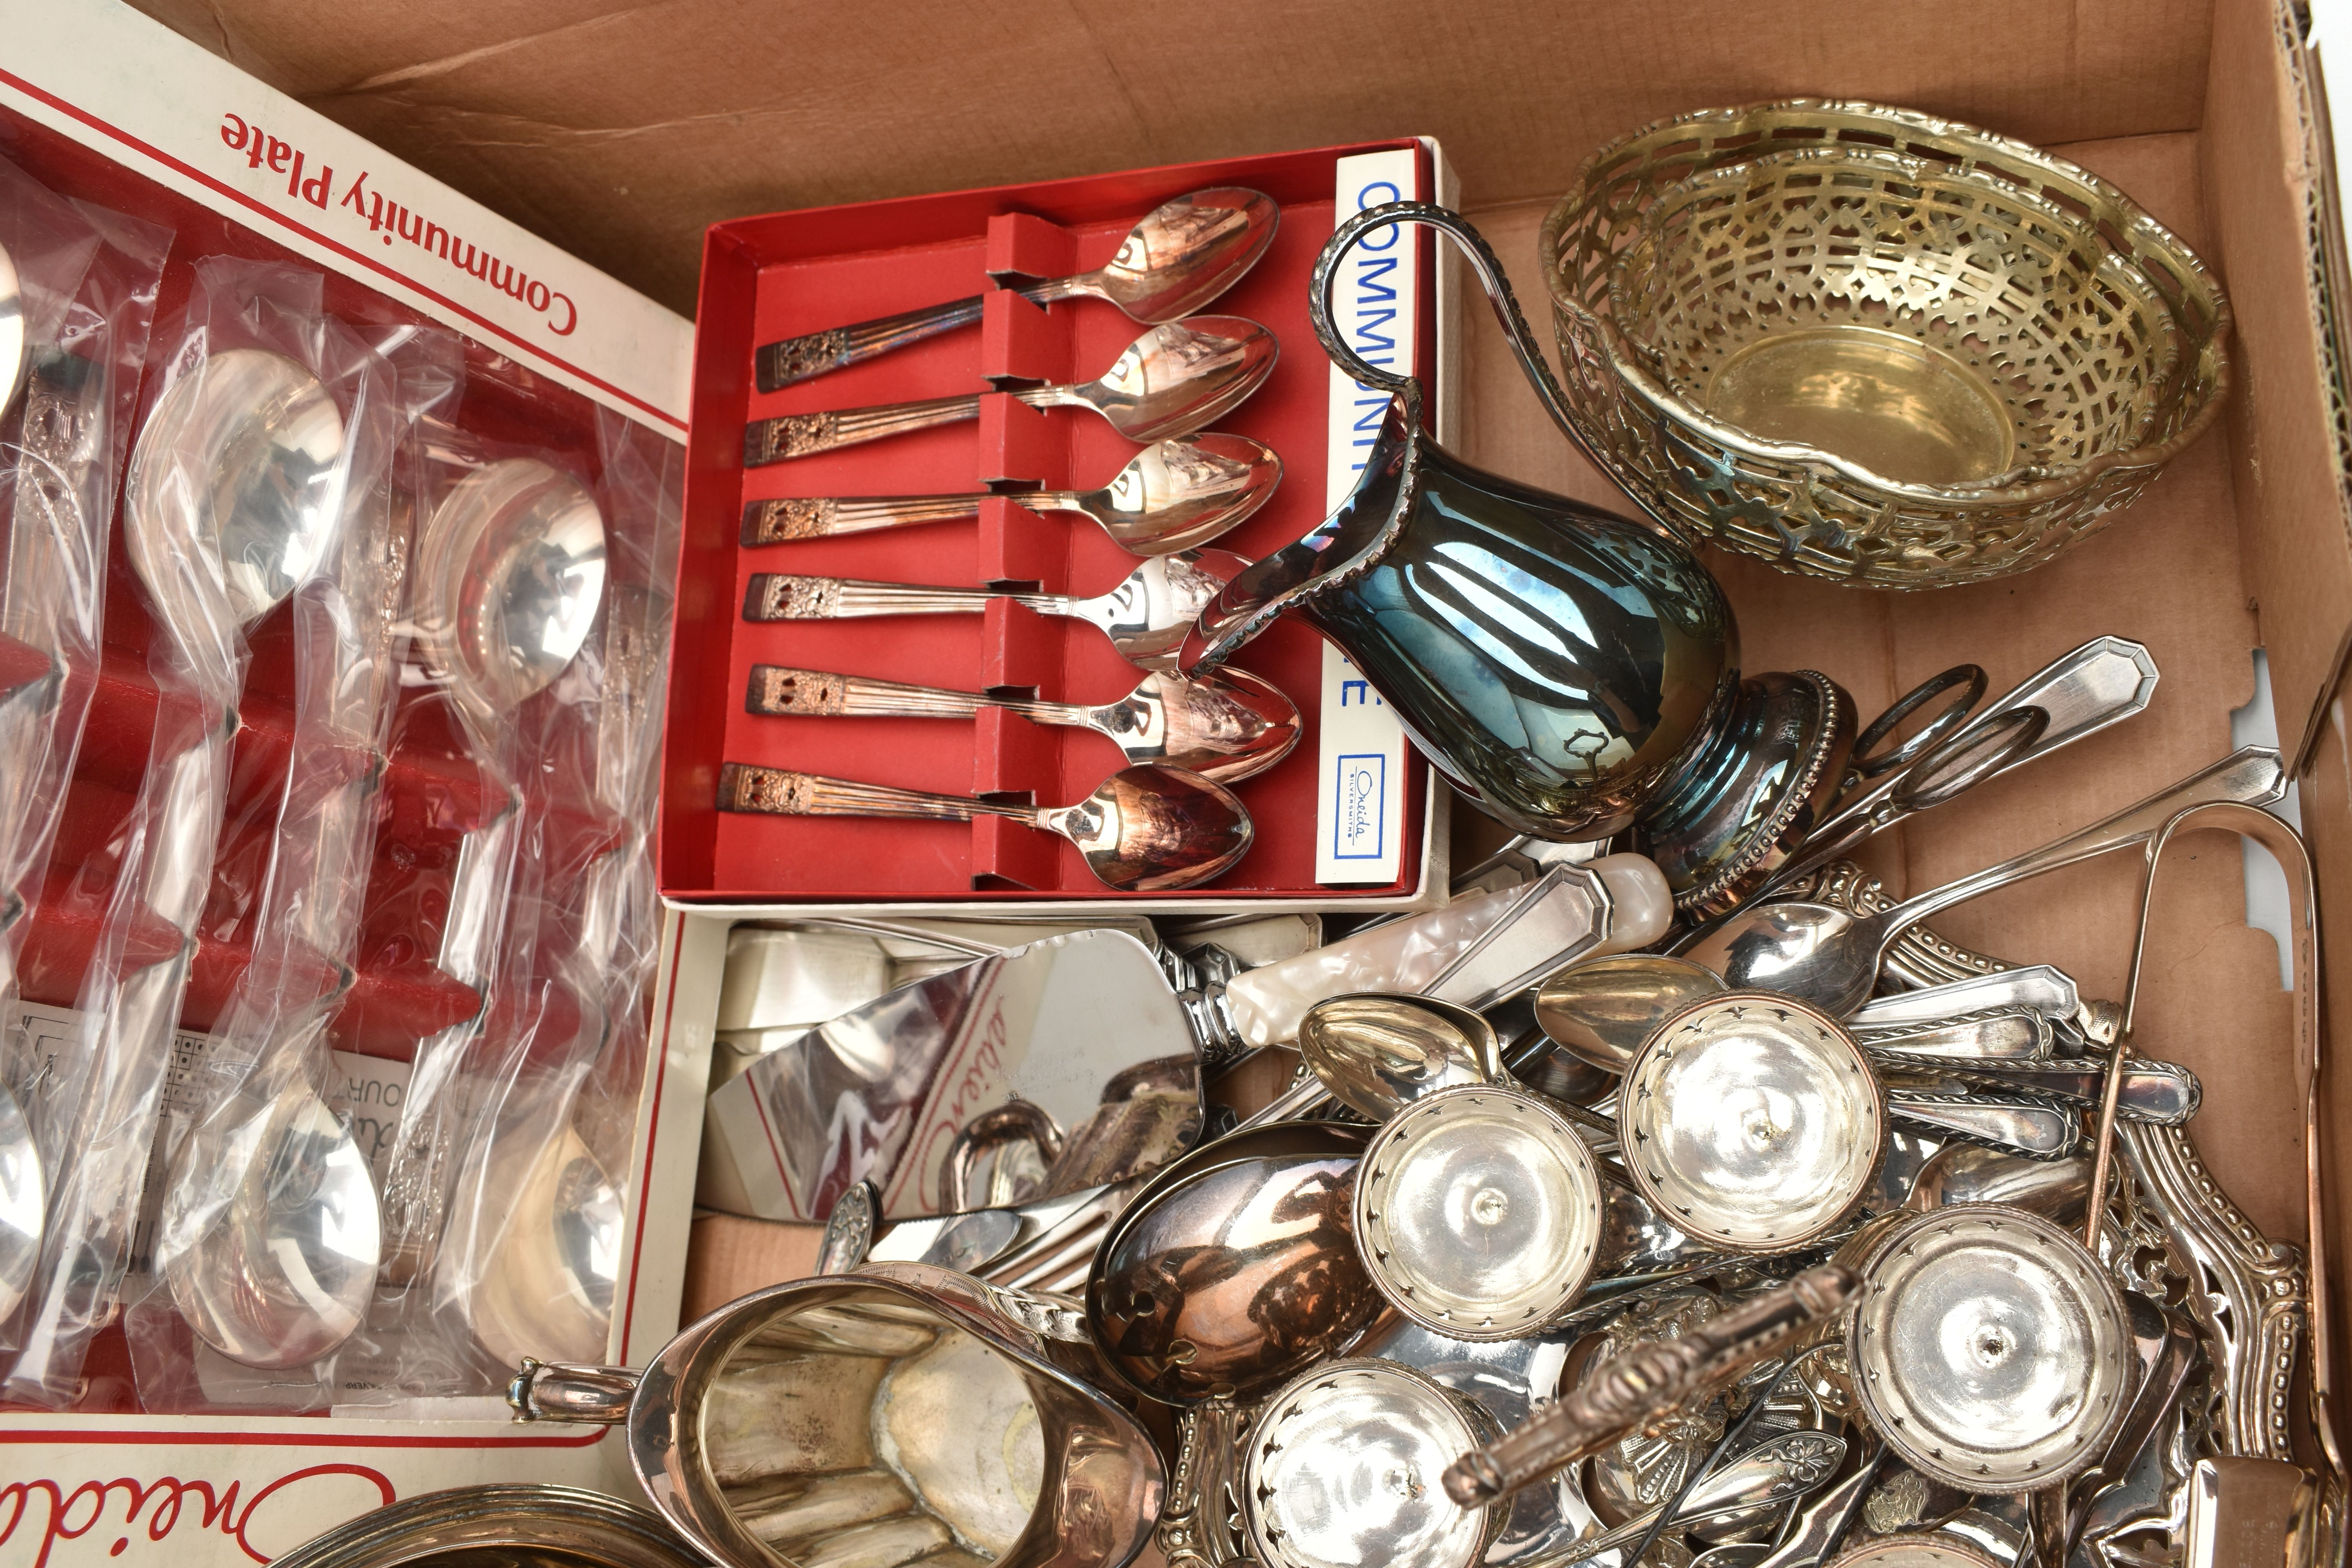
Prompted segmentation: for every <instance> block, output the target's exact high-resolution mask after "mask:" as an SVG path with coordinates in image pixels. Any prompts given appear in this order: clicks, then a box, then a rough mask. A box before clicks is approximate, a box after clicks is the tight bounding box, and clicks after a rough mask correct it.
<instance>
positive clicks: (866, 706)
mask: <svg viewBox="0 0 2352 1568" xmlns="http://www.w3.org/2000/svg"><path fill="white" fill-rule="evenodd" d="M744 708H745V710H746V711H748V712H752V713H764V714H768V715H771V716H773V717H778V718H847V719H969V718H971V716H972V715H973V714H975V713H978V712H979V711H980V710H982V709H983V708H1003V709H1005V710H1008V711H1010V712H1014V713H1018V714H1020V715H1021V716H1022V717H1024V718H1025V719H1034V720H1035V721H1037V722H1039V723H1041V724H1081V723H1084V722H1085V721H1086V710H1085V709H1083V708H1073V707H1069V706H1066V705H1065V704H1063V703H1059V702H1024V701H1019V700H1004V699H999V698H992V697H989V696H987V695H985V694H984V693H982V692H978V691H950V690H948V689H946V688H944V687H939V686H903V685H900V684H899V683H898V681H895V680H871V679H867V678H866V677H865V676H862V675H835V674H833V673H831V672H829V671H826V670H822V669H793V668H790V667H788V666H785V665H781V664H755V665H753V666H752V667H751V694H750V696H749V698H748V699H747V700H745V703H744Z"/></svg>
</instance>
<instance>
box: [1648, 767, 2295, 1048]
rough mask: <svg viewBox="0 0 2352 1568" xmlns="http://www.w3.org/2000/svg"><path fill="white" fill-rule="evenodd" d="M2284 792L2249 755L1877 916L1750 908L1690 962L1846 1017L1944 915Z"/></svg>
mask: <svg viewBox="0 0 2352 1568" xmlns="http://www.w3.org/2000/svg"><path fill="white" fill-rule="evenodd" d="M2284 789H2285V773H2284V770H2283V769H2282V768H2281V767H2280V765H2279V756H2278V753H2277V752H2273V751H2269V750H2265V749H2264V748H2262V747H2258V746H2248V747H2245V748H2242V750H2240V751H2237V752H2232V753H2231V755H2229V756H2227V757H2224V758H2223V759H2221V761H2220V762H2218V763H2212V764H2210V765H2209V766H2207V767H2204V768H2201V769H2200V770H2199V771H2197V772H2196V773H2191V774H2190V775H2189V777H2187V778H2185V779H2183V780H2181V781H2180V782H2179V783H2178V784H2173V785H2172V786H2171V787H2170V788H2168V789H2164V790H2159V791H2158V792H2157V793H2156V794H2155V795H2150V796H2149V797H2148V798H2147V799H2146V800H2144V801H2141V802H2140V803H2139V804H2138V805H2132V806H2128V807H2126V808H2125V809H2124V810H2122V811H2120V812H2117V813H2116V815H2115V816H2110V817H2108V818H2106V819H2105V821H2102V822H2097V823H2094V824H2093V825H2092V826H2089V827H2086V828H2084V829H2083V830H2082V831H2080V832H2078V833H2071V834H2068V835H2067V836H2066V837H2063V838H2061V839H2058V840H2057V841H2056V842H2054V843H2052V844H2047V845H2044V846H2043V847H2041V848H2039V849H2035V850H2032V851H2031V852H2029V853H2027V854H2024V855H2021V856H2018V857H2017V858H2014V859H2011V860H2005V861H2003V862H2001V864H2000V865H1998V866H1994V867H1990V868H1988V869H1985V870H1982V871H1979V872H1977V873H1976V874H1975V875H1974V876H1970V877H1963V878H1961V879H1959V880H1958V881H1956V882H1948V883H1947V884H1945V885H1944V886H1943V887H1940V888H1936V889H1930V890H1929V891H1927V892H1924V893H1921V894H1918V895H1917V896H1916V897H1914V898H1910V899H1906V900H1904V901H1903V902H1901V903H1899V904H1896V905H1895V906H1894V907H1893V908H1891V909H1888V910H1882V911H1881V912H1879V913H1877V914H1874V915H1855V914H1853V913H1851V912H1850V911H1848V910H1842V909H1838V908H1836V907H1834V906H1833V905H1830V904H1816V903H1808V902H1805V901H1802V900H1789V901H1788V902H1785V903H1775V904H1756V905H1750V906H1748V908H1745V909H1742V910H1738V911H1737V912H1735V913H1733V914H1731V915H1729V916H1727V918H1725V919H1724V920H1723V921H1721V922H1720V923H1719V924H1717V926H1716V928H1715V929H1714V930H1713V931H1710V932H1708V933H1707V935H1706V937H1705V938H1704V939H1703V940H1702V941H1700V942H1696V943H1694V944H1693V945H1692V946H1690V947H1688V948H1686V949H1685V950H1684V952H1683V954H1682V956H1684V957H1685V958H1688V959H1690V960H1692V961H1694V962H1696V963H1703V964H1705V965H1706V967H1708V968H1709V969H1712V970H1714V971H1715V972H1716V973H1717V974H1718V975H1720V976H1721V977H1722V978H1723V981H1724V983H1725V984H1727V985H1729V986H1730V987H1731V988H1732V989H1733V990H1735V991H1778V992H1780V993H1781V994H1785V995H1790V996H1794V997H1796V998H1798V999H1799V1000H1801V1001H1804V1002H1810V1003H1811V1004H1813V1005H1816V1006H1818V1007H1821V1008H1822V1009H1824V1010H1825V1011H1827V1012H1829V1013H1831V1014H1832V1015H1834V1016H1839V1017H1843V1016H1846V1015H1848V1014H1850V1013H1852V1012H1853V1011H1854V1010H1855V1009H1856V1008H1858V1007H1860V1006H1861V1005H1863V1004H1864V1002H1866V1001H1867V1000H1869V998H1870V993H1871V988H1872V987H1873V986H1874V984H1876V982H1877V979H1878V963H1879V959H1880V957H1881V955H1883V954H1884V953H1885V951H1886V949H1887V948H1888V947H1890V946H1892V945H1893V944H1894V942H1895V939H1896V938H1897V937H1899V936H1901V935H1902V934H1903V933H1904V932H1905V931H1908V930H1910V929H1911V927H1913V926H1915V925H1916V924H1918V923H1919V922H1920V921H1924V920H1926V919H1927V917H1928V916H1930V915H1932V914H1934V913H1936V911H1937V910H1944V909H1949V908H1950V907H1951V906H1952V905H1954V904H1957V903H1960V902H1962V901H1964V900H1969V899H1973V898H1975V897H1977V896H1978V895H1979V894H1982V893H1989V892H1991V891H1992V890H1993V889H1996V888H2004V887H2007V886H2008V885H2009V884H2011V882H2018V881H2022V880H2024V879H2027V878H2029V877H2038V876H2041V875H2042V873H2043V872H2046V871H2055V870H2057V869H2058V868H2061V867H2063V866H2072V865H2074V863H2075V862H2076V861H2078V860H2087V859H2090V858H2092V857H2094V856H2097V855H2105V854H2106V853H2108V852H2109V851H2111V850H2116V849H2125V848H2128V847H2131V846H2133V845H2135V844H2141V843H2145V842H2146V841H2147V839H2148V837H2150V836H2151V835H2153V834H2154V833H2155V832H2156V830H2157V829H2158V828H2159V827H2162V826H2164V825H2165V823H2166V822H2168V821H2169V820H2170V819H2171V818H2172V816H2174V815H2175V814H2177V813H2178V812H2179V811H2180V809H2181V808H2182V807H2184V806H2189V805H2198V804H2200V802H2205V801H2236V802H2241V803H2244V804H2247V805H2264V804H2267V803H2269V802H2271V801H2273V800H2276V799H2277V798H2279V796H2280V795H2281V794H2283V793H2284Z"/></svg>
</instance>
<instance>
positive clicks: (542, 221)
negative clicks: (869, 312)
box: [138, 0, 2210, 310]
mask: <svg viewBox="0 0 2352 1568" xmlns="http://www.w3.org/2000/svg"><path fill="white" fill-rule="evenodd" d="M138 4H139V5H140V7H141V9H142V10H144V11H146V12H148V13H149V14H150V15H152V16H156V17H159V18H161V19H162V20H163V21H164V22H166V23H168V24H170V25H171V26H174V27H176V28H178V29H179V30H180V31H181V32H182V33H184V34H185V35H186V36H187V37H190V38H192V39H194V40H195V41H196V42H197V43H199V44H202V45H204V46H205V47H207V48H211V49H215V50H216V51H219V52H221V53H223V54H226V56H227V57H228V58H231V59H233V60H235V61H236V63H237V64H239V65H241V66H243V67H244V68H247V70H250V71H253V72H254V73H256V74H257V75H258V76H260V77H262V78H263V79H265V80H268V81H269V82H270V83H272V84H273V85H275V86H278V87H281V88H283V89H286V90H287V91H289V92H291V93H293V94H294V95H295V96H296V97H298V98H300V99H302V100H304V101H306V102H308V103H310V105H311V106H313V107H314V108H317V109H319V110H322V111H323V112H325V113H327V114H328V115H330V116H331V117H333V118H334V119H336V120H339V121H342V122H343V123H345V124H347V125H349V126H351V127H352V129H353V130H355V131H357V132H360V133H361V134H362V135H364V136H366V137H368V138H369V139H371V140H372V141H374V142H378V143H380V144H382V145H383V146H384V147H386V148H388V149H389V150H391V151H392V152H394V153H398V154H400V155H401V156H402V157H404V158H407V159H410V160H411V161H413V162H414V163H416V164H417V165H418V166H419V167H420V168H423V169H425V170H426V171H427V172H428V173H431V174H436V175H437V176H439V177H440V178H442V179H445V180H447V181H448V182H449V183H450V184H454V185H456V186H457V188H458V189H460V190H462V191H465V192H467V194H468V195H473V196H476V197H478V198H479V199H481V200H482V201H485V202H487V203H488V204H489V205H492V206H495V207H497V208H498V209H499V210H500V211H501V212H504V213H506V214H508V215H509V216H512V217H514V218H516V219H517V220H518V221H520V222H521V223H523V224H525V225H527V226H530V228H532V229H533V230H535V231H537V232H538V233H540V234H542V235H545V236H546V237H548V238H550V239H551V240H554V241H555V242H556V243H557V244H559V245H562V246H563V247H566V248H567V249H570V250H572V251H575V252H577V253H578V254H579V255H580V256H582V257H583V258H585V259H587V260H589V261H592V262H593V263H595V264H596V265H598V266H600V267H603V268H606V269H607V270H609V271H611V272H613V273H614V275H615V276H617V277H620V278H622V279H625V280H626V281H628V282H631V283H634V284H635V285H636V286H637V287H638V288H641V289H646V291H647V292H649V293H651V294H653V295H654V296H655V297H656V298H657V299H661V300H666V301H667V302H668V303H670V304H672V305H674V306H676V307H677V308H678V309H680V310H686V309H690V308H691V301H692V300H693V297H694V276H695V258H696V243H697V238H698V236H699V234H700V233H701V231H702V229H703V228H704V227H705V226H708V225H709V224H711V223H714V222H717V221H719V220H720V219H722V218H730V217H736V216H740V215H742V214H744V213H753V212H773V211H780V210H782V209H785V208H792V207H803V206H816V205H825V204H828V203H833V202H843V201H866V200H871V199H874V198H877V197H882V196H896V195H910V194H913V193H916V192H921V191H944V190H954V189H957V188H959V187H962V186H971V185H991V184H1006V183H1011V182H1016V181H1024V180H1034V179H1039V178H1044V177H1047V176H1058V175H1067V174H1093V173H1098V172H1101V171H1105V170H1110V169H1126V168H1136V167H1149V166H1151V165H1155V164H1160V163H1186V162H1192V161H1194V160H1199V159H1206V158H1217V157H1230V156H1234V155H1237V154H1243V153H1272V152H1278V151H1281V150H1284V149H1286V148H1293V147H1316V146H1323V145H1327V144H1329V143H1333V142H1358V141H1367V140H1377V139H1380V138H1384V137H1389V136H1393V135H1396V134H1398V133H1400V132H1409V133H1413V134H1428V135H1433V136H1435V137H1436V138H1437V139H1438V140H1439V141H1440V142H1442V143H1443V144H1444V147H1445V149H1446V152H1447V153H1448V154H1449V155H1450V156H1451V157H1452V158H1453V160H1454V163H1455V165H1456V167H1457V168H1458V170H1459V172H1460V174H1461V176H1462V182H1463V187H1464V190H1465V193H1466V194H1467V198H1468V199H1469V200H1471V201H1474V202H1479V203H1493V202H1498V201H1509V200H1516V199H1520V198H1529V197H1537V196H1549V195H1557V194H1558V193H1559V192H1560V191H1563V190H1566V189H1567V188H1568V185H1569V182H1570V176H1571V175H1572V174H1573V173H1574V172H1575V169H1576V167H1577V165H1578V164H1579V163H1580V162H1582V160H1583V158H1584V156H1585V155H1586V154H1587V153H1590V152H1591V151H1592V149H1594V148H1595V147H1598V146H1599V145H1601V143H1602V142H1606V141H1608V140H1609V139H1610V138H1611V137H1613V136H1615V135H1618V134H1619V133H1621V132H1625V131H1629V130H1632V129H1633V127H1635V126H1637V125H1642V124H1645V123H1647V122H1648V121H1653V120H1657V119H1661V118H1663V117H1664V116H1666V115H1669V114H1678V113H1681V112H1683V111H1684V110H1692V109H1701V108H1705V107H1706V106H1708V105H1711V104H1722V103H1740V102H1746V101H1748V100H1756V99H1766V98H1781V97H1789V96H1792V95H1801V94H1808V93H1813V94H1824V93H1826V94H1835V95H1838V96H1842V97H1848V98H1865V99H1872V100H1877V101H1880V102H1885V103H1900V104H1906V105H1910V106H1912V107H1915V108H1918V109H1924V110H1929V111H1931V112H1934V113H1937V114H1944V115H1949V116H1952V117H1954V118H1956V119H1960V120H1966V121H1973V122H1975V123H1977V124H1981V125H1990V126H1992V127H1994V128H1996V129H1998V130H2001V131H2005V132H2010V133H2011V134H2012V135H2018V136H2022V137H2024V138H2026V139H2027V140H2028V141H2032V142H2075V141H2082V140H2084V139H2087V138H2092V137H2109V136H2125V135H2131V134H2135V133H2137V132H2150V131H2184V130H2189V129H2191V128H2193V127H2195V126H2196V125H2197V124H2198V123H2199V121H2200V120H2201V119H2202V118H2203V115H2204V100H2205V95H2206V92H2207V87H2206V76H2205V69H2206V65H2205V50H2206V34H2207V29H2208V26H2209V14H2210V8H2209V5H2208V4H2205V3H2201V0H2078V3H2076V4H2071V5H2062V6H2052V5H2046V4H2041V3H2039V0H1988V3H1986V4H1982V5H1971V6H1969V7H1968V8H1967V11H1966V13H1965V20H1960V19H1958V18H1956V16H1955V14H1954V13H1953V11H1952V10H1951V9H1950V8H1949V7H1947V6H1940V5H1875V6H1869V7H1857V6H1854V5H1822V4H1819V3H1818V0H1702V3H1698V4H1686V5H1669V6H1659V5H1557V4H1541V3H1538V0H1451V3H1449V4H1446V5H1428V4H1425V3H1424V0H1358V3H1356V4H1352V5H1263V4H1256V3H1254V0H1194V3H1192V4H1190V5H1181V6H1143V7H1138V6H1135V5H1122V4H1118V3H1116V0H1076V3H1075V4H1071V5H1018V4H1008V3H1004V0H992V3H982V4H977V5H973V4H964V3H961V0H901V3H898V4H892V5H867V6H858V5H826V4H813V3H809V0H799V3H795V4H787V5H749V6H747V5H741V4H740V0H677V3H674V4H668V5H639V6H608V5H579V4H558V5H518V4H514V3H512V0H509V3H506V4H491V5H475V4H460V3H455V0H425V4H420V5H324V4H321V3H320V0H138Z"/></svg>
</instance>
